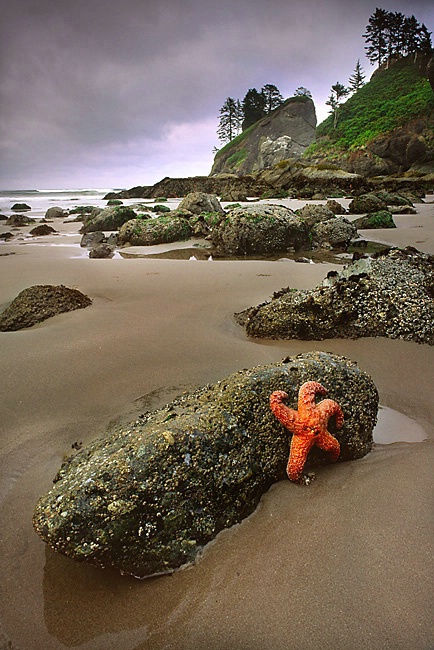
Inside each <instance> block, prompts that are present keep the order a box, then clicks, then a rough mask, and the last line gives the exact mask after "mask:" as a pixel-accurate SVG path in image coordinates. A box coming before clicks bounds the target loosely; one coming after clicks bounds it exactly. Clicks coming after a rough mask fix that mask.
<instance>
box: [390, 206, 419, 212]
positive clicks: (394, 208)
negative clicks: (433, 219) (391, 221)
mask: <svg viewBox="0 0 434 650" xmlns="http://www.w3.org/2000/svg"><path fill="white" fill-rule="evenodd" d="M389 211H390V212H391V213H392V214H417V210H416V209H415V208H413V207H412V206H411V205H402V206H398V205H391V206H390V207H389Z"/></svg>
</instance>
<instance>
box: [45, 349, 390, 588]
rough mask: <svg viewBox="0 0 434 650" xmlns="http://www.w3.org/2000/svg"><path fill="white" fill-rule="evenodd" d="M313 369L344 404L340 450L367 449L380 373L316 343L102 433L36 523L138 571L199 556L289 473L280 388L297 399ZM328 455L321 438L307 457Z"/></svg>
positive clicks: (319, 459) (78, 554)
mask: <svg viewBox="0 0 434 650" xmlns="http://www.w3.org/2000/svg"><path fill="white" fill-rule="evenodd" d="M308 380H315V381H319V382H320V383H321V384H323V385H324V386H325V387H326V388H327V389H328V397H330V398H332V399H334V400H336V401H337V402H338V403H339V404H340V406H341V408H342V410H343V412H344V425H343V427H342V429H340V430H338V431H336V430H335V427H334V426H333V422H332V420H331V421H330V422H329V428H330V430H331V432H332V433H333V435H335V436H336V437H337V438H338V440H339V442H340V446H341V455H340V459H339V460H351V459H355V458H360V457H362V456H363V455H365V454H366V453H367V452H368V451H369V450H370V448H371V445H372V429H373V427H374V425H375V422H376V416H377V407H378V394H377V390H376V388H375V386H374V384H373V382H372V380H371V378H370V377H369V376H368V375H366V374H365V373H364V372H362V371H361V370H360V369H359V368H358V367H357V365H356V364H355V363H353V362H351V361H349V360H347V359H345V358H343V357H338V356H336V355H330V354H327V353H324V352H311V353H308V354H304V355H299V356H298V357H295V358H287V359H285V360H284V361H283V362H282V363H278V364H273V365H268V366H260V367H256V368H251V369H249V370H243V371H240V372H237V373H235V374H233V375H230V376H229V377H227V378H225V379H223V380H222V381H219V382H218V383H216V384H214V385H210V386H206V387H204V388H202V389H200V390H198V391H196V392H194V393H191V394H186V395H183V396H182V397H181V398H179V399H177V400H175V401H174V402H172V403H171V404H169V405H168V406H166V407H164V408H162V409H159V410H157V411H153V412H150V413H147V414H145V415H143V416H141V417H140V418H139V419H138V420H136V421H135V422H132V423H130V424H129V425H127V426H123V427H118V428H116V429H115V430H112V431H111V432H109V433H107V434H106V435H105V436H102V437H101V438H98V439H96V440H95V441H94V442H92V443H91V444H90V445H89V446H88V447H86V448H83V449H81V450H80V451H79V452H78V453H77V454H76V455H75V456H72V457H71V458H69V459H67V460H66V461H65V462H64V463H63V465H62V467H61V468H60V470H59V472H58V474H57V476H56V477H55V479H54V487H53V488H52V489H51V490H50V492H49V493H48V494H46V495H45V496H43V497H42V498H41V499H40V500H39V502H38V504H37V506H36V509H35V513H34V518H33V523H34V527H35V529H36V531H37V532H38V534H39V535H40V536H41V537H42V539H43V540H44V541H45V542H47V543H48V544H49V545H50V546H51V547H52V548H54V549H55V550H57V551H59V552H61V553H63V554H65V555H67V556H69V557H72V558H74V559H76V560H84V561H87V562H91V563H94V564H97V565H100V566H108V565H113V566H115V567H117V568H119V569H120V570H121V571H123V572H126V573H130V574H134V575H137V576H149V575H155V574H161V573H168V572H171V571H173V570H174V569H176V568H178V567H181V566H182V565H185V564H186V563H189V562H192V561H194V560H195V559H196V558H197V556H198V554H199V553H200V551H201V549H202V547H203V546H204V545H205V544H206V543H207V542H209V541H210V540H211V539H213V538H214V537H215V536H216V535H217V533H218V532H219V531H220V530H222V529H223V528H227V527H229V526H232V525H233V524H235V523H236V522H239V521H240V520H241V519H243V518H244V517H245V516H247V515H248V514H250V513H251V512H252V511H253V510H254V509H255V507H256V505H257V503H258V501H259V499H260V497H261V495H262V494H263V493H264V492H265V491H266V490H267V489H268V488H269V487H270V485H271V484H272V483H274V482H275V481H278V480H280V479H282V478H285V467H286V463H287V459H288V454H289V440H288V438H290V434H289V432H288V431H287V430H286V429H285V428H284V427H283V426H282V425H281V424H280V422H279V421H278V420H277V419H276V418H275V417H274V415H273V414H272V412H271V409H270V406H269V398H270V394H271V393H272V392H273V391H274V390H284V391H286V392H287V393H288V396H289V398H288V400H287V402H288V405H292V406H293V407H295V408H296V405H297V396H298V390H299V388H300V386H301V384H303V383H304V382H305V381H308ZM328 462H330V458H329V455H328V454H326V453H325V452H322V451H321V450H319V449H318V448H315V449H313V450H312V451H311V452H310V454H309V456H308V466H307V467H309V466H310V467H312V466H315V465H321V464H325V463H328ZM297 489H303V488H300V486H296V485H294V490H297ZM289 496H290V493H289Z"/></svg>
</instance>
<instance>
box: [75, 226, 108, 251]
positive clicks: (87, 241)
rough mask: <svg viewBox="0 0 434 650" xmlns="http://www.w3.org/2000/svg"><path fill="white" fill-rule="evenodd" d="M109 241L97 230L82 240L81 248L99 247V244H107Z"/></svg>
mask: <svg viewBox="0 0 434 650" xmlns="http://www.w3.org/2000/svg"><path fill="white" fill-rule="evenodd" d="M106 241H107V238H106V236H105V235H104V233H103V232H101V230H96V231H95V232H88V233H86V234H85V235H83V237H82V238H81V241H80V246H81V247H82V248H91V247H92V246H97V245H98V244H102V243H105V242H106Z"/></svg>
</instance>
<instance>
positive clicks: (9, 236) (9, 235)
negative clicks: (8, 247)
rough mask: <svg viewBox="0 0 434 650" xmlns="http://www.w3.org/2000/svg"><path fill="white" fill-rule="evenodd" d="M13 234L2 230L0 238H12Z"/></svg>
mask: <svg viewBox="0 0 434 650" xmlns="http://www.w3.org/2000/svg"><path fill="white" fill-rule="evenodd" d="M13 238H14V235H13V233H11V232H4V233H2V234H1V235H0V239H3V240H4V241H9V239H13Z"/></svg>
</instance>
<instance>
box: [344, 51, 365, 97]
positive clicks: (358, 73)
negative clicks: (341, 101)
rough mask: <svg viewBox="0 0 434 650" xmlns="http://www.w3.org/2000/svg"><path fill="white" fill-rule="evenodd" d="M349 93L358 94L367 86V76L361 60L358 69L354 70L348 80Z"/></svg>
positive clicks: (358, 62) (358, 61)
mask: <svg viewBox="0 0 434 650" xmlns="http://www.w3.org/2000/svg"><path fill="white" fill-rule="evenodd" d="M348 84H349V88H348V90H349V92H351V93H356V92H357V91H358V90H359V89H360V88H361V87H362V86H364V85H365V74H364V72H363V68H362V66H361V65H360V59H357V63H356V67H355V68H354V73H353V74H352V75H351V77H350V78H349V79H348Z"/></svg>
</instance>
